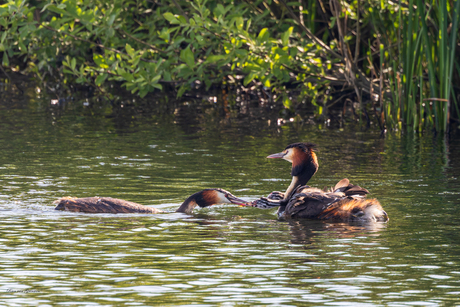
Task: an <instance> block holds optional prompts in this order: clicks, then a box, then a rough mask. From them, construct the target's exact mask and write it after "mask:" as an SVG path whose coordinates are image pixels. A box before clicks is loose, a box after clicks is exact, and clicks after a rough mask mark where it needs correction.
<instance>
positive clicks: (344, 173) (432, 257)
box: [0, 94, 460, 306]
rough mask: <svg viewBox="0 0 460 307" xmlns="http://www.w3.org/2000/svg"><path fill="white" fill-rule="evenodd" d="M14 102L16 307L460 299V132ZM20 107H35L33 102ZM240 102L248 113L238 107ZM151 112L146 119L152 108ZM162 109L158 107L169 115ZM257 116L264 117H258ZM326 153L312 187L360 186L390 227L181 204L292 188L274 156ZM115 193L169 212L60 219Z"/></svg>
mask: <svg viewBox="0 0 460 307" xmlns="http://www.w3.org/2000/svg"><path fill="white" fill-rule="evenodd" d="M29 95H30V98H27V99H26V98H18V97H12V98H11V100H9V101H8V103H0V217H1V219H2V223H1V224H0V266H1V267H2V271H1V272H0V291H1V293H2V295H1V296H0V302H1V304H5V305H50V306H51V305H56V304H62V305H70V304H73V305H156V306H179V305H191V304H198V305H202V306H214V305H216V306H236V305H247V306H254V305H259V306H260V305H273V306H297V305H340V306H348V305H350V306H357V305H360V304H362V305H366V306H372V305H414V304H416V305H424V306H427V305H439V306H444V305H451V304H455V303H454V302H456V301H457V298H458V296H459V294H460V285H459V281H458V280H459V277H460V265H459V261H458V255H459V253H460V249H459V239H458V235H457V234H458V231H459V227H460V219H459V218H458V216H459V214H458V203H459V199H460V197H459V195H460V188H459V185H458V177H459V175H460V161H459V160H460V156H459V155H456V154H455V153H456V152H458V151H459V150H460V141H459V140H460V139H459V138H458V137H457V136H455V135H452V136H451V138H450V139H439V138H432V137H429V136H413V135H403V136H397V135H388V136H387V137H386V138H380V137H379V133H378V132H372V131H368V132H362V131H360V130H359V129H358V128H357V129H354V128H347V129H341V130H336V129H332V130H328V129H320V128H318V127H316V126H303V127H302V126H301V125H298V124H297V123H292V124H288V125H286V126H277V125H276V114H275V115H273V113H267V114H262V115H260V116H249V115H248V114H253V115H254V114H257V113H256V112H255V111H253V110H251V106H250V105H245V106H244V108H243V107H241V106H238V105H236V106H233V107H232V108H230V107H229V106H228V105H225V106H224V108H225V110H223V109H222V107H221V106H219V104H210V105H208V106H201V107H200V108H198V107H196V106H194V104H193V102H189V103H188V104H177V105H175V106H173V107H172V106H171V105H170V106H165V105H162V106H160V105H159V104H156V103H155V102H152V103H150V104H149V103H147V104H146V105H145V106H142V108H139V106H136V107H133V106H129V105H125V107H124V108H118V109H115V108H109V107H107V106H105V105H104V104H101V105H97V104H91V105H89V106H86V107H85V106H82V105H79V104H78V102H74V103H73V104H72V103H69V104H68V105H67V106H66V107H65V108H62V109H59V108H58V109H56V108H48V107H47V104H46V101H45V100H43V101H42V100H40V99H37V98H36V97H33V96H32V95H31V94H29ZM21 99H22V100H21ZM239 108H241V109H239ZM140 110H142V111H140ZM158 110H160V111H158ZM255 110H257V109H255ZM296 141H310V142H313V143H317V144H318V145H319V152H318V157H319V163H320V169H319V171H318V173H317V174H316V175H315V176H314V177H313V179H312V181H311V184H312V185H313V186H318V187H321V188H322V187H326V186H332V185H335V183H337V181H338V180H340V179H342V178H344V177H348V178H349V179H350V180H351V181H352V182H353V183H356V184H359V185H361V186H363V187H366V188H367V189H369V190H370V191H371V193H372V194H371V195H372V196H374V197H377V198H378V199H379V200H380V201H381V203H382V204H383V206H384V208H385V210H386V211H387V212H388V214H389V216H390V221H389V222H388V223H352V224H350V223H326V222H322V221H311V220H290V221H278V220H277V219H276V215H275V212H274V211H270V210H258V209H256V208H246V207H238V206H231V205H219V206H212V207H210V208H203V209H197V210H195V212H194V213H193V214H192V215H185V214H181V213H175V212H174V210H175V209H176V208H177V207H178V206H179V204H180V203H181V202H182V201H183V200H184V199H185V198H186V197H187V196H188V195H190V194H192V193H194V192H196V191H199V190H201V189H203V188H208V187H222V188H225V189H228V190H229V191H231V192H233V193H234V194H235V195H237V196H239V197H242V198H246V199H248V200H251V199H254V198H257V197H260V196H262V195H267V194H268V193H270V192H271V191H273V190H283V189H285V188H286V187H287V186H288V185H289V182H290V178H289V172H290V165H289V164H288V163H286V162H284V161H268V160H267V159H265V157H266V156H267V155H268V154H271V153H274V152H278V151H280V150H282V149H283V148H284V147H285V146H286V145H287V144H289V143H291V142H296ZM70 195H71V196H77V197H84V196H111V197H118V198H124V199H127V200H131V201H135V202H139V203H142V204H145V205H151V206H155V207H159V208H161V209H163V210H167V211H169V212H170V213H165V214H157V215H142V214H132V215H129V214H121V215H110V214H79V213H68V212H60V211H59V212H57V211H55V210H53V208H54V207H53V204H52V202H53V201H54V200H56V199H57V198H59V197H62V196H70Z"/></svg>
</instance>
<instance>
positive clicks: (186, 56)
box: [180, 45, 195, 68]
mask: <svg viewBox="0 0 460 307" xmlns="http://www.w3.org/2000/svg"><path fill="white" fill-rule="evenodd" d="M180 58H181V60H182V61H184V62H185V64H187V66H188V67H190V68H193V67H195V57H194V55H193V52H192V50H190V45H189V46H188V47H187V49H184V50H182V51H181V52H180Z"/></svg>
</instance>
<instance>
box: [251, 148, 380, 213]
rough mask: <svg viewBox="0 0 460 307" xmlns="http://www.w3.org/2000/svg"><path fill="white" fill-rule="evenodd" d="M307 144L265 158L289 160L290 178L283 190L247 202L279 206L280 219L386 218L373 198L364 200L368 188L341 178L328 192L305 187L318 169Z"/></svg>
mask: <svg viewBox="0 0 460 307" xmlns="http://www.w3.org/2000/svg"><path fill="white" fill-rule="evenodd" d="M314 148H315V145H314V144H311V143H294V144H291V145H289V146H287V147H286V149H285V150H284V151H282V152H280V153H276V154H273V155H270V156H268V157H267V158H282V159H284V160H286V161H289V162H291V163H292V170H291V176H292V181H291V184H290V185H289V187H288V189H287V190H286V192H285V193H282V192H272V193H271V194H270V195H269V196H268V197H262V198H260V199H258V200H255V201H253V202H252V203H251V205H252V206H253V207H257V208H264V209H266V208H272V207H276V206H279V208H278V217H280V218H311V219H320V220H341V221H352V220H368V221H388V215H387V213H386V212H385V211H384V210H383V208H382V206H381V205H380V203H379V201H378V200H376V199H366V198H365V197H366V194H369V191H368V190H366V189H364V188H361V187H360V186H357V185H353V184H350V182H349V180H348V179H346V178H345V179H342V180H341V181H340V182H339V183H337V184H336V186H335V187H334V188H333V189H331V190H330V191H326V192H325V191H323V190H320V189H317V188H312V187H309V186H307V185H306V184H307V182H308V181H309V180H310V178H311V177H313V175H314V174H315V173H316V171H317V170H318V159H317V157H316V154H315V152H314Z"/></svg>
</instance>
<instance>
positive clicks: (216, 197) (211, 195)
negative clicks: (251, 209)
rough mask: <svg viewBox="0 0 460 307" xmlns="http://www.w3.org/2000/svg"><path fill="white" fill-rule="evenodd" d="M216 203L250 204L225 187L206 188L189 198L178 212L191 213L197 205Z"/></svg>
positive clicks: (203, 205) (206, 205)
mask: <svg viewBox="0 0 460 307" xmlns="http://www.w3.org/2000/svg"><path fill="white" fill-rule="evenodd" d="M214 204H237V205H241V206H248V202H247V201H245V200H242V199H240V198H237V197H236V196H235V195H233V194H232V193H230V192H228V191H225V190H224V189H204V190H202V191H200V192H197V193H195V194H193V195H191V196H190V197H189V198H187V199H186V200H185V201H184V202H183V203H182V205H181V206H180V207H179V209H177V210H176V212H185V213H191V212H192V210H193V208H195V207H196V206H197V205H198V206H200V207H202V208H204V207H209V206H212V205H214Z"/></svg>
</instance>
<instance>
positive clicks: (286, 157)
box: [283, 150, 292, 163]
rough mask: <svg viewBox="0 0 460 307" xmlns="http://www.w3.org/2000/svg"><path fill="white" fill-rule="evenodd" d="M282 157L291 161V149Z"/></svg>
mask: <svg viewBox="0 0 460 307" xmlns="http://www.w3.org/2000/svg"><path fill="white" fill-rule="evenodd" d="M283 159H284V160H286V161H289V162H291V163H292V150H290V151H288V153H287V154H285V155H284V157H283Z"/></svg>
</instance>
